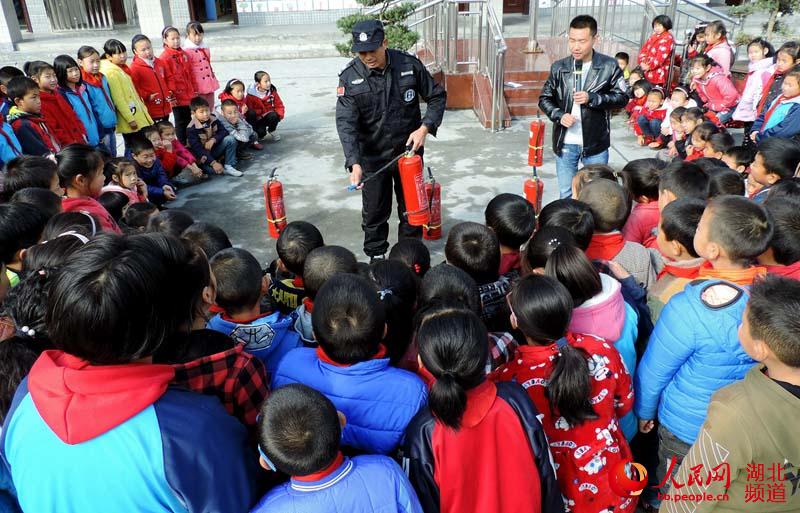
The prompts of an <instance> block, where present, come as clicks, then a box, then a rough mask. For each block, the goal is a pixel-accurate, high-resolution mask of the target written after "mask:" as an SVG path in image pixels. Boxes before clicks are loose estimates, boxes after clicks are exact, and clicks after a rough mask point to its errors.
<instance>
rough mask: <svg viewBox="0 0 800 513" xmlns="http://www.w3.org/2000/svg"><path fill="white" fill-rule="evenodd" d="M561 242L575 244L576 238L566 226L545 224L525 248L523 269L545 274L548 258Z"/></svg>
mask: <svg viewBox="0 0 800 513" xmlns="http://www.w3.org/2000/svg"><path fill="white" fill-rule="evenodd" d="M561 244H570V245H573V246H575V245H576V244H575V238H574V237H573V236H572V234H571V233H570V232H569V230H566V229H565V228H561V227H559V226H544V227H542V228H539V230H537V231H536V233H535V234H534V235H533V238H531V240H530V242H529V243H528V246H527V247H526V248H525V257H524V258H523V260H522V269H523V271H524V272H525V274H529V273H532V272H533V273H537V274H544V268H545V266H546V265H547V260H548V259H549V258H550V255H551V254H552V253H553V251H555V249H556V248H557V247H558V246H560V245H561Z"/></svg>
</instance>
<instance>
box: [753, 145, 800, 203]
mask: <svg viewBox="0 0 800 513" xmlns="http://www.w3.org/2000/svg"><path fill="white" fill-rule="evenodd" d="M798 166H800V143H798V142H796V141H793V140H791V139H781V138H771V139H765V140H763V141H761V142H760V143H759V144H758V147H757V151H756V158H755V160H754V161H753V165H752V166H750V177H751V178H752V179H753V181H754V182H756V183H757V184H758V185H760V186H761V188H760V189H759V190H758V191H757V192H756V193H755V194H752V200H753V201H755V202H756V203H763V202H764V200H765V199H767V194H769V190H770V189H771V188H772V186H773V185H775V183H776V182H778V181H779V180H782V179H785V178H791V177H793V176H795V175H796V174H797V171H798V169H799V167H798Z"/></svg>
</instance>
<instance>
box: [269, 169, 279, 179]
mask: <svg viewBox="0 0 800 513" xmlns="http://www.w3.org/2000/svg"><path fill="white" fill-rule="evenodd" d="M277 171H278V168H277V167H273V168H272V171H270V172H269V180H270V181H272V180H274V179H275V173H276V172H277Z"/></svg>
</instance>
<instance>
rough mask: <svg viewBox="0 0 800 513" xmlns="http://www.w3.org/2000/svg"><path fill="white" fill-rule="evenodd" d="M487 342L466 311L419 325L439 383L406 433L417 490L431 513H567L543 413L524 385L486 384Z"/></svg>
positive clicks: (424, 357)
mask: <svg viewBox="0 0 800 513" xmlns="http://www.w3.org/2000/svg"><path fill="white" fill-rule="evenodd" d="M486 336H487V334H486V328H485V327H484V325H483V323H482V322H481V320H480V318H479V317H478V315H477V314H475V313H473V312H471V311H469V310H466V309H463V308H459V307H451V306H443V307H440V308H439V309H432V310H430V311H428V312H426V314H425V315H424V316H423V318H422V319H421V321H420V323H419V328H418V330H417V333H416V338H417V341H418V343H419V351H420V354H419V358H420V363H421V365H422V366H424V368H425V369H426V370H427V371H428V372H429V373H430V374H431V375H432V376H433V377H434V378H435V379H436V381H435V382H434V383H433V385H432V386H431V389H430V392H429V395H428V406H427V407H426V408H423V409H422V410H421V411H420V412H419V413H418V414H417V415H416V416H415V417H414V419H413V420H412V421H411V423H410V424H409V426H408V429H407V430H406V436H405V444H404V446H403V457H404V462H403V463H404V466H405V467H406V468H407V469H408V470H407V471H408V474H409V478H410V479H411V484H412V485H413V486H414V489H415V490H416V492H417V496H418V497H419V500H420V503H421V504H422V509H423V511H425V512H426V513H430V512H442V513H456V512H457V513H473V512H475V513H477V512H480V513H500V512H507V511H525V512H530V513H539V512H561V511H563V510H564V503H563V499H562V497H561V493H560V492H559V490H558V485H557V484H556V480H555V475H554V472H553V467H552V465H551V463H550V454H549V450H548V447H547V439H546V438H545V435H544V431H543V430H542V426H541V424H540V423H539V420H538V419H537V415H538V413H539V412H537V411H536V409H535V408H534V407H533V405H532V404H531V402H530V400H529V399H528V398H527V397H525V392H524V390H523V389H522V387H520V385H518V384H516V383H494V382H492V381H490V380H487V378H486V373H485V370H484V366H485V364H486V358H487V352H488V347H487V344H486Z"/></svg>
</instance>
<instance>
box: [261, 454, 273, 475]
mask: <svg viewBox="0 0 800 513" xmlns="http://www.w3.org/2000/svg"><path fill="white" fill-rule="evenodd" d="M258 464H259V465H261V468H263V469H264V470H269V471H270V472H271V471H272V469H271V468H269V465H267V462H266V461H264V458H262V457H261V456H259V457H258Z"/></svg>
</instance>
